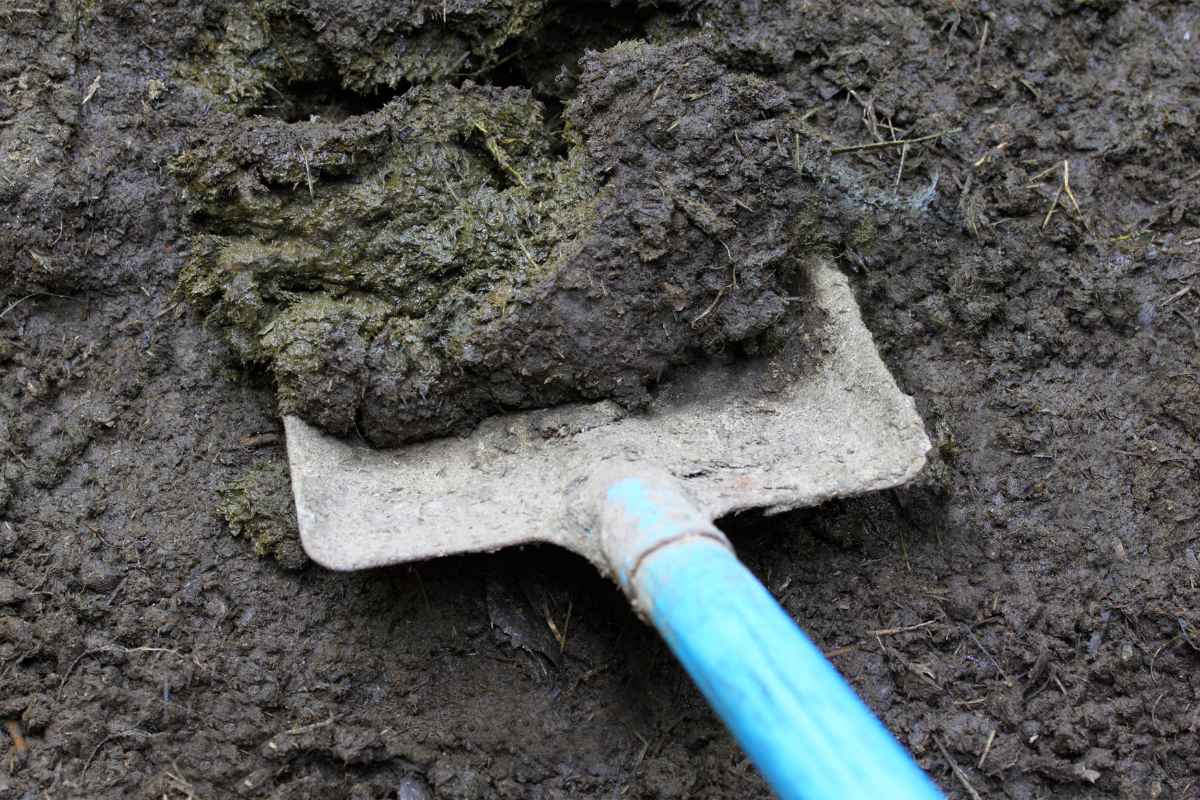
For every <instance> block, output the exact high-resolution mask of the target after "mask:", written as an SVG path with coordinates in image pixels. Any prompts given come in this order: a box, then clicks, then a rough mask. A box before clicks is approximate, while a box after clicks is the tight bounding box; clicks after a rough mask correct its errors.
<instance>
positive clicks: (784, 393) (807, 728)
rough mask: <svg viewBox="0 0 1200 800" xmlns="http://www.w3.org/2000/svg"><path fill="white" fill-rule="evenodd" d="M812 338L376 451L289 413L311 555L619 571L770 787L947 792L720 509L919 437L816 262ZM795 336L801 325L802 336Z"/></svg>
mask: <svg viewBox="0 0 1200 800" xmlns="http://www.w3.org/2000/svg"><path fill="white" fill-rule="evenodd" d="M809 284H810V285H809V292H808V294H807V295H806V296H805V297H804V298H803V299H802V300H801V299H798V300H797V301H796V302H799V303H802V304H803V308H802V309H801V313H804V314H805V315H806V316H805V319H806V321H807V322H811V324H806V330H811V331H812V333H810V334H809V335H807V336H806V337H805V338H806V341H803V342H799V341H798V342H794V343H792V344H791V345H789V346H788V347H787V348H785V350H784V352H783V353H781V354H776V355H775V356H771V357H761V358H758V359H753V360H749V361H744V362H742V363H735V364H733V365H713V364H708V365H702V366H697V367H691V368H687V369H684V370H682V371H680V372H678V373H676V374H674V375H673V376H672V377H671V378H670V380H669V381H668V382H667V383H666V384H665V385H663V386H660V387H659V389H658V390H657V393H656V396H655V401H654V403H653V405H652V406H651V408H650V409H649V411H646V412H638V413H630V412H627V411H625V410H624V409H622V408H621V407H620V406H618V405H616V404H615V403H612V402H607V401H605V402H599V403H590V404H577V405H571V406H562V407H558V408H553V409H548V410H540V411H532V412H524V413H518V414H509V415H504V416H499V417H493V418H491V419H488V420H485V421H484V422H483V423H481V424H480V425H479V427H478V428H477V429H476V430H475V432H474V433H473V434H471V435H470V437H468V438H448V439H440V440H435V441H429V442H424V443H419V444H414V445H410V446H407V447H404V448H401V449H398V450H390V451H385V450H372V449H370V448H368V447H365V446H360V445H355V444H351V443H348V442H344V441H341V440H338V439H335V438H332V437H330V436H327V435H325V434H323V433H321V432H320V431H318V430H317V429H315V428H313V427H311V426H309V425H308V424H306V423H305V422H303V421H302V420H300V419H299V418H296V417H290V416H289V417H286V418H285V419H284V425H285V428H286V431H287V449H288V460H289V462H290V466H291V475H292V489H293V492H294V494H295V500H296V511H297V518H298V521H299V527H300V536H301V540H302V543H303V546H304V549H305V550H306V551H307V553H308V555H309V556H310V557H311V558H312V559H313V560H314V561H316V562H317V563H319V564H322V565H324V566H325V567H328V568H330V569H334V570H356V569H365V568H368V567H378V566H383V565H387V564H397V563H402V562H407V561H418V560H424V559H429V558H436V557H439V556H446V555H451V554H455V553H473V552H491V551H495V550H499V549H500V548H504V547H511V546H513V545H520V544H526V543H531V542H550V543H553V544H556V545H560V546H562V547H566V548H568V549H570V550H573V551H574V552H576V553H579V554H580V555H582V556H584V557H585V558H587V559H588V560H590V561H591V562H592V563H593V564H595V565H596V566H597V567H598V568H599V569H600V571H601V572H603V573H605V574H606V575H609V576H611V577H612V578H614V579H615V580H616V581H617V583H618V584H619V585H620V587H621V589H622V590H623V591H624V592H625V594H626V595H627V597H628V598H629V601H630V602H631V603H632V604H633V606H634V608H635V609H636V610H637V611H638V613H639V614H640V615H641V616H642V617H643V618H644V619H646V620H648V621H650V622H651V623H652V624H653V625H654V626H655V627H656V628H657V629H658V630H659V632H660V633H661V634H662V636H663V638H664V639H665V640H666V642H667V644H668V645H669V646H670V647H671V650H672V651H674V653H675V655H676V656H677V657H678V658H679V660H680V662H682V664H683V666H684V668H685V669H686V670H687V672H688V674H689V675H691V677H692V679H693V680H694V681H695V683H696V685H697V686H698V687H699V689H700V691H701V692H702V693H703V694H704V696H705V697H706V698H707V699H708V701H709V703H710V704H711V705H712V707H713V709H714V710H715V711H716V713H717V714H718V715H719V716H720V717H721V719H722V720H723V721H724V722H725V724H726V725H727V726H728V727H729V729H730V731H731V732H732V733H733V735H734V736H735V737H736V738H737V740H738V742H739V743H740V744H741V746H742V748H743V749H744V750H745V752H746V753H747V754H748V755H749V757H750V759H751V760H752V761H753V762H754V764H755V766H757V767H758V769H759V771H760V772H761V773H762V774H763V776H764V777H765V778H766V780H767V782H768V783H769V784H770V785H771V787H772V788H773V789H774V790H775V792H776V793H777V794H778V795H779V797H781V798H784V800H793V799H795V798H805V799H806V800H811V799H813V798H820V799H821V800H834V799H835V798H836V799H838V800H841V799H842V798H870V799H871V800H881V799H882V798H905V799H906V800H909V799H915V798H920V799H921V800H932V799H933V798H940V797H941V794H940V792H939V791H938V790H937V788H935V786H934V784H933V783H932V782H931V781H930V780H929V778H928V777H927V776H926V775H925V774H924V773H923V772H922V771H921V770H920V768H919V767H917V765H916V763H915V762H914V761H913V760H912V758H911V756H910V755H909V754H908V753H907V751H905V750H904V749H903V748H902V747H901V746H900V745H899V744H898V743H897V741H896V740H895V739H894V738H893V737H892V735H891V734H890V733H889V732H888V731H887V729H886V728H885V727H884V726H883V725H882V724H881V723H880V722H879V721H878V720H877V719H876V718H875V717H874V716H873V715H872V714H871V712H870V711H869V710H868V709H867V707H866V706H865V705H864V704H863V703H862V701H861V700H859V698H858V697H857V696H856V695H855V694H854V692H853V690H852V689H850V687H849V686H848V685H847V684H846V683H845V682H844V681H843V680H842V678H841V677H840V676H839V675H838V673H837V671H836V670H835V669H834V668H833V667H832V666H831V665H830V664H829V662H828V661H826V660H825V658H824V657H823V656H822V654H821V651H820V650H819V649H818V648H817V647H816V646H814V645H813V644H812V642H811V641H809V639H808V638H807V637H806V636H805V635H804V634H803V633H802V632H801V631H800V629H799V628H798V627H796V625H795V623H793V622H792V620H791V618H790V617H789V616H788V615H787V613H786V612H785V611H784V610H783V608H782V607H781V606H780V605H779V604H778V603H777V602H775V600H774V599H773V598H772V597H771V595H770V593H768V592H767V590H766V589H764V588H763V586H762V585H761V584H760V583H759V582H758V581H757V580H756V579H755V578H754V576H753V575H752V574H751V573H750V572H749V571H748V570H747V569H746V568H745V567H744V566H742V564H741V563H740V562H739V561H738V560H737V558H736V557H735V556H734V554H733V550H732V548H731V547H730V544H729V542H728V540H727V539H726V538H725V536H724V535H723V534H722V533H721V532H720V530H718V529H717V528H716V526H715V525H714V524H713V520H714V519H716V518H718V517H721V516H724V515H728V514H734V513H737V512H740V511H743V510H746V509H751V508H762V509H766V511H767V513H775V512H781V511H786V510H789V509H794V508H799V507H803V506H809V505H815V504H818V503H821V502H824V501H826V500H829V499H831V498H835V497H843V496H848V495H855V494H861V493H864V492H870V491H875V490H879V489H884V488H888V487H892V486H897V485H899V484H902V483H904V482H905V481H907V480H909V479H910V478H912V477H913V476H914V475H916V474H917V472H918V471H920V469H921V468H922V466H923V465H924V463H925V454H926V452H927V451H928V449H929V441H928V439H927V438H926V436H925V431H924V426H923V425H922V423H921V420H920V418H919V417H918V415H917V413H916V410H915V408H914V405H913V401H912V398H910V397H908V396H907V395H904V394H903V393H901V392H900V390H899V389H898V388H897V387H896V384H895V382H894V381H893V380H892V377H891V375H890V374H889V373H888V371H887V368H886V367H885V366H884V365H883V363H882V362H881V361H880V359H879V355H878V353H877V351H876V349H875V345H874V342H873V341H872V339H871V335H870V333H869V332H868V331H867V329H866V327H865V326H864V325H863V323H862V320H861V317H860V316H859V311H858V306H857V304H856V303H855V301H854V297H853V295H852V294H851V291H850V288H849V286H848V285H847V282H846V279H845V277H844V276H842V275H841V273H839V272H837V271H836V270H834V269H833V268H832V267H829V266H827V265H818V266H816V267H814V268H813V269H812V271H811V273H810V275H809ZM798 338H799V337H798Z"/></svg>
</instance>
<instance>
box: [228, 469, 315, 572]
mask: <svg viewBox="0 0 1200 800" xmlns="http://www.w3.org/2000/svg"><path fill="white" fill-rule="evenodd" d="M288 485H289V480H288V468H287V463H286V462H284V461H278V460H264V461H261V462H259V463H256V464H254V465H253V466H252V467H250V468H249V469H247V470H246V471H245V472H243V473H242V474H241V475H239V476H238V477H237V478H234V479H233V480H230V481H228V482H226V483H224V484H222V485H221V486H220V487H219V488H218V489H217V494H218V495H219V496H220V498H221V516H223V517H224V518H225V521H226V522H228V523H229V530H230V532H231V533H233V535H234V536H244V537H246V538H247V539H249V540H250V541H251V542H252V543H253V544H254V552H255V553H256V554H257V555H258V556H260V557H270V558H274V559H275V560H277V561H278V562H279V563H280V564H282V565H283V566H285V567H287V568H288V569H300V568H301V567H303V566H304V565H305V564H307V563H308V557H307V556H305V555H304V551H303V550H302V549H301V547H300V542H299V540H298V539H297V537H296V506H295V504H294V503H293V502H292V497H291V494H290V493H289V492H288V491H287V488H288Z"/></svg>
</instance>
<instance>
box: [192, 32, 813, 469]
mask: <svg viewBox="0 0 1200 800" xmlns="http://www.w3.org/2000/svg"><path fill="white" fill-rule="evenodd" d="M214 116H215V117H216V121H215V122H214V123H213V124H210V125H206V126H204V127H203V128H201V132H200V133H199V134H197V135H195V136H194V137H193V139H192V141H191V142H190V143H189V145H190V146H189V147H188V149H187V150H186V151H185V152H183V153H182V154H181V155H180V156H178V157H177V158H176V159H175V160H174V162H173V164H172V165H171V168H172V171H173V172H174V174H175V175H176V176H177V178H178V179H179V180H180V182H181V184H182V185H183V187H184V198H185V203H186V207H187V209H188V213H189V215H190V217H191V220H192V222H193V226H194V228H195V230H196V231H197V234H196V236H195V238H194V241H193V245H192V255H191V258H190V261H189V264H188V266H187V268H186V269H185V271H184V273H183V275H182V278H181V287H182V290H183V292H184V293H185V294H186V296H187V297H188V298H189V299H190V300H192V301H193V302H194V303H195V304H197V305H198V306H199V307H201V308H203V309H205V311H206V312H207V313H208V315H209V319H210V322H211V323H212V324H214V325H217V326H219V327H220V328H221V330H223V331H224V332H225V333H226V335H227V338H228V340H229V342H230V343H231V344H232V345H233V347H234V348H235V350H236V351H237V353H238V354H239V356H240V357H241V358H242V359H244V360H246V361H247V362H251V363H259V364H263V365H265V366H267V367H268V368H269V369H270V371H271V373H272V374H273V376H274V379H275V383H276V386H277V389H278V399H279V405H280V410H281V411H282V412H283V413H294V414H299V415H301V416H302V417H304V418H306V419H308V420H309V421H311V422H313V423H316V424H318V425H320V426H321V427H323V428H324V429H326V430H328V431H331V432H333V433H336V434H345V433H348V432H350V431H352V430H355V429H357V430H358V431H360V432H361V433H362V434H363V435H365V436H366V437H367V438H368V439H369V440H370V441H371V442H372V443H373V444H376V445H379V446H389V445H396V444H400V443H403V442H407V441H413V440H417V439H422V438H428V437H433V436H438V435H444V434H448V433H452V432H456V431H460V430H463V429H466V428H468V427H470V426H471V425H473V424H474V423H476V422H477V421H478V420H480V419H481V418H483V417H484V416H487V415H489V414H492V413H496V412H499V411H503V410H507V409H516V408H529V407H536V406H546V405H552V404H555V403H560V402H565V401H570V400H578V399H599V398H614V399H616V400H617V401H618V402H620V403H622V404H624V405H626V406H632V407H636V406H640V405H644V404H645V403H647V402H648V400H649V393H648V388H649V387H652V386H653V384H654V383H655V382H657V381H658V380H659V379H660V378H662V376H663V375H664V374H666V373H667V372H668V371H669V370H670V369H671V368H672V367H673V366H676V365H679V364H682V363H686V362H689V361H694V360H696V359H697V358H706V357H713V356H728V355H739V354H742V355H746V354H748V355H755V354H759V353H763V352H768V351H772V350H775V349H778V347H779V346H780V344H781V343H782V342H783V341H784V340H785V339H787V338H788V337H789V336H793V335H795V334H796V333H797V330H798V326H799V325H800V324H801V323H800V322H799V319H798V316H797V315H796V314H793V313H790V312H789V307H790V304H791V303H792V302H793V301H794V300H795V299H796V295H797V294H798V293H802V292H803V286H804V279H803V272H804V269H805V266H804V265H805V263H806V259H808V258H810V257H812V255H813V254H814V253H815V252H816V250H817V249H818V248H819V245H820V244H821V240H822V238H823V237H822V236H820V235H819V230H820V227H821V226H820V224H819V220H820V217H821V213H820V209H821V207H822V204H821V203H819V202H818V201H817V199H816V198H817V193H816V188H815V181H813V180H812V179H811V178H806V177H804V174H805V173H807V174H809V175H812V174H814V173H815V172H819V171H820V168H819V167H814V163H815V160H819V158H820V157H819V156H818V155H816V154H817V153H818V152H819V149H818V148H816V147H815V146H813V145H811V143H810V142H809V140H808V138H807V137H806V136H802V135H801V127H800V126H799V123H798V122H797V115H796V114H795V112H794V109H792V108H791V106H790V104H789V102H788V99H787V97H786V94H785V93H784V92H783V91H782V90H780V89H779V88H778V87H776V86H774V85H773V84H771V83H770V82H769V81H766V80H764V79H762V78H760V77H755V76H752V75H748V74H741V73H737V72H731V71H730V70H728V69H726V68H724V67H722V66H720V65H719V64H718V62H717V60H716V59H715V57H713V56H711V55H709V54H708V53H707V52H706V51H705V49H704V48H703V47H702V46H700V44H699V40H696V39H684V40H680V41H676V42H674V43H668V44H649V43H646V42H624V43H621V44H618V45H616V46H614V47H611V48H609V49H607V50H605V51H602V52H590V53H588V54H587V55H586V56H585V57H584V58H583V60H582V63H581V73H580V75H579V79H578V87H577V93H576V94H575V95H574V96H573V97H572V98H571V99H570V100H569V102H568V103H567V105H566V107H565V111H564V112H563V114H562V117H561V119H559V118H558V116H557V115H555V119H554V124H550V122H549V119H548V118H549V117H550V114H548V112H547V109H546V107H545V105H544V104H543V102H542V101H541V100H539V99H537V98H535V97H534V96H533V95H532V94H531V93H530V91H529V90H527V89H525V88H522V87H508V88H499V87H495V86H491V85H484V84H476V83H473V82H472V81H469V80H468V81H464V82H462V83H461V85H458V86H455V85H452V84H450V83H445V82H434V83H429V84H425V85H419V86H416V87H414V88H412V89H410V90H408V91H407V92H405V93H404V94H402V95H401V96H399V97H398V98H396V99H394V100H392V101H391V102H389V103H387V104H386V105H384V106H383V107H382V108H380V109H379V110H377V111H373V112H369V113H365V114H359V115H354V116H350V117H347V118H344V119H340V120H339V119H329V120H327V119H324V118H321V117H319V116H313V117H310V118H309V119H306V120H301V121H298V122H290V123H289V122H287V121H285V120H282V119H278V118H268V117H263V116H249V117H248V116H244V115H238V114H235V113H233V112H225V113H221V112H218V113H216V114H215V115H214Z"/></svg>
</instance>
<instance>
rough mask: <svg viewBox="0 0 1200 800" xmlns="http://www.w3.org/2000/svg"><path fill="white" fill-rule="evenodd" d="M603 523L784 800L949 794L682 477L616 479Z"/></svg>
mask: <svg viewBox="0 0 1200 800" xmlns="http://www.w3.org/2000/svg"><path fill="white" fill-rule="evenodd" d="M602 520H603V522H602V529H603V538H604V540H605V543H604V545H605V549H606V552H607V553H608V556H609V558H610V561H611V562H612V566H613V568H614V570H615V571H616V573H617V578H618V580H619V582H620V583H621V584H622V586H623V588H624V589H625V591H626V593H627V594H629V595H630V597H631V599H632V600H633V602H634V605H635V607H637V608H638V609H639V610H640V611H642V612H643V613H644V614H645V615H647V616H648V617H649V619H650V621H651V622H653V623H654V626H655V627H656V628H657V629H658V630H659V632H660V633H661V634H662V636H663V638H664V639H665V640H666V642H667V644H668V645H670V647H671V650H672V651H674V653H675V655H676V657H678V659H679V660H680V662H681V663H682V664H683V666H684V668H685V669H686V670H687V672H688V674H689V675H691V677H692V680H693V681H695V683H696V686H697V687H699V689H700V691H701V692H702V693H703V694H704V696H705V697H706V698H707V699H708V702H709V703H710V704H711V705H712V707H713V709H714V710H715V711H716V712H717V714H718V715H719V716H720V717H721V719H722V720H724V722H725V724H726V725H727V726H728V727H729V730H730V731H731V732H732V733H733V735H734V736H735V737H736V738H737V740H738V742H739V743H740V744H741V746H742V748H743V749H744V750H745V752H746V753H747V755H749V756H750V760H751V761H753V762H754V764H755V766H757V767H758V769H759V771H760V772H761V773H762V774H763V776H764V777H765V778H766V780H767V783H769V784H770V785H771V788H772V789H774V790H775V792H776V793H777V794H778V796H779V797H780V798H782V800H845V799H847V798H866V799H867V800H885V798H896V800H942V794H941V792H940V791H939V790H938V789H937V787H936V786H935V785H934V784H933V782H932V781H931V780H930V779H929V778H928V776H926V775H925V773H924V772H922V771H921V769H920V768H919V767H918V766H917V765H916V763H915V762H914V761H913V759H912V757H911V756H910V755H909V754H908V752H907V751H906V750H905V749H904V748H903V747H901V746H900V744H899V743H898V742H897V741H896V739H895V738H894V737H893V736H892V735H891V733H889V732H888V730H887V729H886V728H885V727H884V726H883V724H882V723H881V722H880V721H879V720H878V719H876V718H875V716H874V715H873V714H872V713H871V711H870V710H869V709H868V708H867V707H866V705H864V704H863V702H862V701H861V700H860V699H859V698H858V697H857V695H855V693H854V691H853V690H852V689H851V688H850V687H849V686H848V685H847V684H846V682H845V681H844V680H842V678H841V676H840V675H839V674H838V672H837V670H835V669H834V668H833V666H832V665H831V664H830V663H829V662H828V661H826V660H825V657H824V656H823V655H822V654H821V651H820V650H819V649H818V648H817V647H816V646H815V645H813V643H812V642H811V641H810V640H809V639H808V637H807V636H805V635H804V633H803V632H802V631H801V630H800V629H799V628H798V627H797V626H796V625H795V623H793V622H792V620H791V618H790V617H789V616H788V615H787V613H786V612H785V611H784V610H783V608H782V607H781V606H780V605H779V604H778V603H777V602H775V600H774V598H772V597H771V595H770V593H769V592H767V590H766V589H764V588H763V586H762V584H760V583H759V582H758V581H757V580H756V579H755V577H754V576H753V575H752V574H751V573H750V571H749V570H747V569H746V568H745V567H744V566H742V564H741V562H739V561H738V560H737V557H736V556H734V554H733V551H732V549H731V548H730V547H729V545H728V542H727V541H726V540H725V537H724V536H723V535H722V534H721V533H720V531H718V530H717V529H716V528H715V527H714V526H713V525H712V523H711V522H710V521H708V520H707V518H705V517H704V516H703V514H701V513H700V512H699V511H698V510H697V509H696V508H695V506H694V505H693V504H692V503H691V501H690V500H689V499H688V498H687V496H686V495H685V494H684V493H683V491H682V488H681V487H680V486H679V485H678V483H677V482H675V481H674V480H673V479H670V480H663V479H661V478H660V477H659V476H652V477H650V478H649V479H647V478H646V477H644V476H638V477H627V478H624V479H621V480H619V481H617V482H616V483H613V484H610V488H609V489H608V491H607V492H606V498H605V503H604V508H603V510H602ZM630 543H632V544H630Z"/></svg>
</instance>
